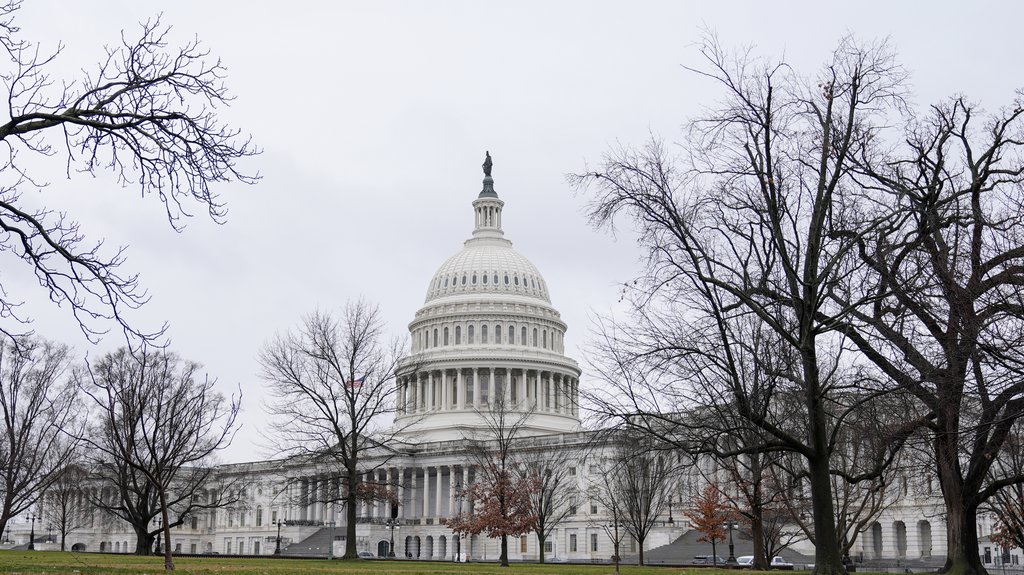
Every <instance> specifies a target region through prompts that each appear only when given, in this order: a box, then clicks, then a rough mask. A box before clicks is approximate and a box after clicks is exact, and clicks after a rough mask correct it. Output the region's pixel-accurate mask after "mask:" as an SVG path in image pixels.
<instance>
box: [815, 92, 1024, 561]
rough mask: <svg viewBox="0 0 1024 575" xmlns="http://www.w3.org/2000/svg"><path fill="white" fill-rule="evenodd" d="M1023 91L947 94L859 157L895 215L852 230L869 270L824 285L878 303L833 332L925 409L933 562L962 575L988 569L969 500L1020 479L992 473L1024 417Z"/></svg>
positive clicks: (866, 181)
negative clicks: (991, 98)
mask: <svg viewBox="0 0 1024 575" xmlns="http://www.w3.org/2000/svg"><path fill="white" fill-rule="evenodd" d="M1021 98H1022V94H1021V93H1018V97H1017V99H1016V101H1015V102H1014V104H1013V105H1012V106H1011V107H1009V108H1007V109H1004V110H1001V111H999V112H996V113H992V114H983V113H981V112H980V111H979V110H978V108H977V106H975V105H973V104H970V103H968V102H967V101H966V100H965V99H964V98H963V97H957V98H953V99H951V100H949V101H947V102H944V103H941V104H938V105H935V106H932V107H931V109H930V112H929V113H928V114H926V115H924V116H923V117H921V118H911V120H910V121H909V122H908V124H907V127H906V131H905V135H904V138H903V140H904V142H903V145H902V146H901V147H899V148H897V149H894V150H892V151H891V152H889V153H887V154H876V155H864V157H858V164H859V165H858V171H859V172H860V173H859V174H858V182H859V183H860V184H861V185H862V186H864V187H865V188H866V189H869V190H871V191H872V192H873V193H876V194H877V195H878V199H877V202H878V204H879V205H880V206H884V209H887V210H888V211H889V212H890V213H891V216H890V217H889V218H888V222H889V223H888V225H886V226H884V227H880V228H879V229H878V230H877V232H876V233H874V234H872V235H869V236H863V237H861V238H860V239H859V241H858V252H857V253H858V255H859V257H860V260H861V261H862V262H864V263H865V264H866V266H865V267H864V268H861V269H860V270H859V271H860V272H861V273H857V274H853V275H851V276H850V278H849V285H848V286H847V287H846V289H844V290H837V291H836V292H835V293H833V294H831V295H832V297H834V298H836V299H837V302H838V305H845V304H846V302H848V301H849V299H850V297H867V298H870V299H871V300H873V301H874V302H875V303H874V305H872V306H870V307H858V308H857V309H856V310H855V313H853V314H852V316H851V317H849V318H847V320H848V321H846V322H844V323H845V325H842V326H840V328H841V329H843V330H845V331H846V332H847V333H848V334H849V338H850V340H851V341H852V342H854V344H856V346H857V348H858V349H859V350H860V351H861V352H862V353H863V355H864V356H865V357H867V358H868V359H870V360H871V361H872V362H874V363H875V364H876V365H877V366H878V368H879V369H880V370H882V371H883V372H884V373H885V375H886V376H887V377H888V378H890V379H891V380H892V381H893V382H894V384H895V385H897V386H899V387H901V388H902V389H905V390H907V391H908V392H909V393H911V394H912V395H913V396H914V397H916V398H917V399H918V400H919V401H920V402H921V404H923V405H924V406H925V408H926V409H928V410H930V411H931V412H932V414H933V419H932V421H931V422H930V423H929V425H928V429H929V430H931V432H932V448H933V450H934V453H935V455H934V461H935V465H936V470H937V473H938V479H939V483H940V485H941V493H942V497H943V499H944V503H945V508H946V528H947V541H948V544H947V556H946V564H945V565H944V567H943V569H942V570H943V571H944V572H949V573H956V574H958V575H961V574H968V575H974V574H980V573H985V568H984V565H983V564H982V562H981V558H980V556H979V554H978V534H977V521H976V518H977V512H978V509H979V508H980V507H981V506H982V505H983V504H984V502H985V501H987V500H988V499H989V498H990V497H992V496H993V495H994V494H996V493H997V492H998V491H999V490H1000V489H1002V488H1003V487H1005V486H1008V485H1012V484H1015V483H1020V482H1022V481H1024V474H1020V473H1018V474H1014V475H1008V476H1001V477H994V476H992V475H991V474H990V473H989V471H990V468H991V466H992V464H993V462H995V461H996V458H995V457H994V455H995V454H996V453H998V452H999V451H1000V448H1001V446H1002V445H1003V442H1004V441H1005V440H1006V438H1007V436H1008V434H1009V431H1010V429H1011V427H1012V426H1013V425H1014V422H1015V421H1016V420H1017V419H1018V418H1020V417H1021V415H1024V377H1022V375H1024V299H1022V296H1021V290H1020V286H1021V285H1022V284H1024V223H1022V222H1024V193H1022V190H1024V188H1022V184H1024V154H1022V152H1024V107H1022V104H1024V100H1022V99H1021ZM848 294H852V295H850V296H848ZM847 296H848V297H847Z"/></svg>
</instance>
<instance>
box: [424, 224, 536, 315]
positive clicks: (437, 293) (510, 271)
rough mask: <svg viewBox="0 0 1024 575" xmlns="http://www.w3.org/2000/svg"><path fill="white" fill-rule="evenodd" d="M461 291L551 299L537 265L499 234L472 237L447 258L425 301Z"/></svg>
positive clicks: (435, 277)
mask: <svg viewBox="0 0 1024 575" xmlns="http://www.w3.org/2000/svg"><path fill="white" fill-rule="evenodd" d="M462 294H480V295H487V294H512V295H520V296H527V297H531V298H536V299H539V300H541V301H543V302H545V303H551V299H550V298H549V297H548V290H547V285H546V284H545V283H544V278H543V277H541V275H540V272H539V271H538V270H537V267H536V266H534V265H533V263H532V262H530V260H528V259H526V258H525V257H524V256H523V255H522V254H520V253H519V252H517V251H515V250H514V249H512V242H510V241H508V240H506V239H501V238H473V239H471V240H469V241H467V242H466V246H465V247H464V248H463V249H462V250H461V251H460V252H458V253H457V254H455V255H453V256H452V257H450V258H448V259H447V260H446V261H445V262H444V263H443V264H441V267H440V268H438V270H437V273H435V274H434V277H433V279H431V280H430V286H429V287H428V288H427V299H426V302H428V303H429V302H431V301H433V300H435V299H438V298H441V297H445V296H450V295H462Z"/></svg>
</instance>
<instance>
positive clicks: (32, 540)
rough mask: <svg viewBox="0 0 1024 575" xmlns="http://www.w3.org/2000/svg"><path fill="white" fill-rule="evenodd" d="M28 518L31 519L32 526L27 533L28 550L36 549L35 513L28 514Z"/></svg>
mask: <svg viewBox="0 0 1024 575" xmlns="http://www.w3.org/2000/svg"><path fill="white" fill-rule="evenodd" d="M28 518H29V519H30V520H31V521H32V527H31V529H30V530H29V534H28V550H29V551H35V550H36V519H37V518H36V514H35V513H33V514H32V515H29V517H28Z"/></svg>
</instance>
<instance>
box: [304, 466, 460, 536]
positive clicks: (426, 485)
mask: <svg viewBox="0 0 1024 575" xmlns="http://www.w3.org/2000/svg"><path fill="white" fill-rule="evenodd" d="M360 479H361V481H362V482H363V483H364V484H365V485H366V489H367V490H376V491H377V492H378V494H379V495H381V496H379V497H377V498H375V499H373V500H366V501H361V502H360V503H359V504H358V505H359V508H358V511H357V513H356V514H357V517H359V518H360V519H368V520H381V521H383V520H387V519H390V518H391V502H390V501H388V500H387V499H386V498H385V497H383V495H384V494H385V493H386V492H387V491H391V492H392V493H394V495H395V496H396V499H397V501H398V502H399V505H398V518H399V519H420V518H441V517H450V516H452V515H455V514H457V513H459V512H460V509H459V507H460V505H461V504H462V501H461V498H460V497H458V493H459V491H461V490H462V489H463V488H464V486H467V485H469V484H470V483H471V482H472V481H473V480H474V479H475V473H474V472H473V471H472V467H471V466H468V465H434V466H426V467H408V468H406V467H389V468H387V469H377V470H374V471H371V472H369V473H366V474H363V476H362V477H361V478H360ZM289 489H290V490H291V493H290V500H291V501H294V502H296V504H295V505H293V506H292V508H291V509H290V510H289V513H288V514H287V515H288V518H289V519H298V520H301V521H311V522H313V523H327V522H332V521H333V522H335V523H338V522H341V521H343V519H344V517H343V516H342V515H341V511H340V510H341V508H342V505H341V501H340V497H339V494H340V489H341V479H340V478H339V477H337V476H310V477H304V478H301V479H299V480H297V481H294V482H293V483H292V485H291V487H290V488H289ZM466 504H467V505H468V504H469V503H468V502H466ZM467 511H468V509H467ZM296 515H297V517H296Z"/></svg>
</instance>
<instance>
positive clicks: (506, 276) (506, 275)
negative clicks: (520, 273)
mask: <svg viewBox="0 0 1024 575" xmlns="http://www.w3.org/2000/svg"><path fill="white" fill-rule="evenodd" d="M505 285H508V274H505Z"/></svg>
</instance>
